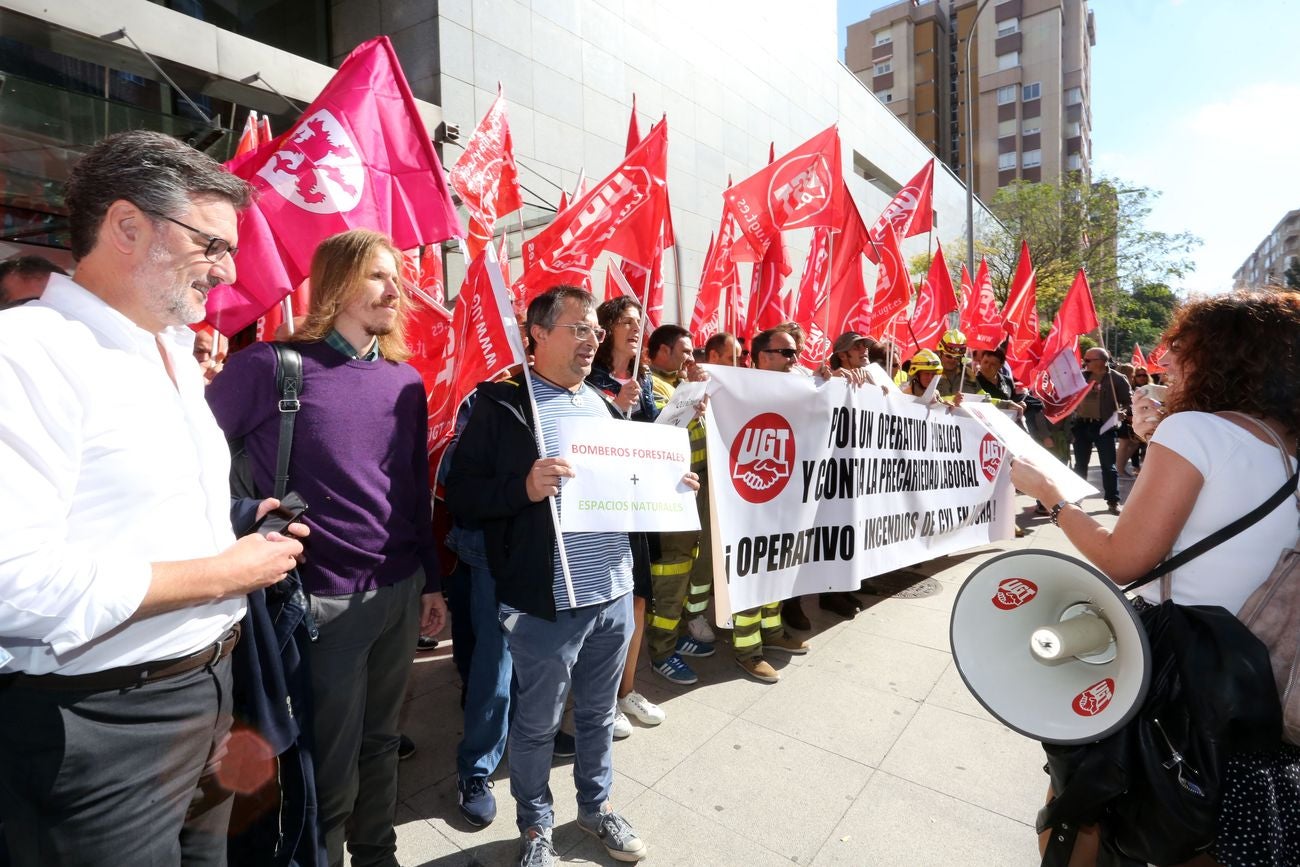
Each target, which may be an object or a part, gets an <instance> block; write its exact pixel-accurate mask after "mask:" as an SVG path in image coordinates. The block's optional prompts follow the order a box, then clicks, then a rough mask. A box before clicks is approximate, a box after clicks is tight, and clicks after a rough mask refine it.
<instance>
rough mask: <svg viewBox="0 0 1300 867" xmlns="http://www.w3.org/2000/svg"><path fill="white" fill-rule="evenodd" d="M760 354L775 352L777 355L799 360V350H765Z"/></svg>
mask: <svg viewBox="0 0 1300 867" xmlns="http://www.w3.org/2000/svg"><path fill="white" fill-rule="evenodd" d="M759 351H760V352H775V353H776V354H777V355H784V356H785V357H786V358H797V357H798V356H799V350H797V349H763V350H759Z"/></svg>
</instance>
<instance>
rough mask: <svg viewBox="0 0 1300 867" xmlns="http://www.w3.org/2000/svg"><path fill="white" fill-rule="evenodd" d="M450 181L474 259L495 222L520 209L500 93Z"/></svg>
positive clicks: (502, 99)
mask: <svg viewBox="0 0 1300 867" xmlns="http://www.w3.org/2000/svg"><path fill="white" fill-rule="evenodd" d="M450 181H451V188H452V189H453V190H455V191H456V193H457V195H459V196H460V200H461V201H462V202H464V204H465V209H466V210H468V211H469V237H468V238H467V239H466V244H467V246H468V247H469V256H470V259H474V258H476V257H477V256H478V254H479V253H480V252H481V251H482V250H483V245H484V244H486V243H487V242H488V239H489V238H491V237H492V234H493V228H494V226H495V225H496V221H497V219H498V218H500V217H504V216H505V215H506V214H512V213H514V212H515V211H517V210H519V209H520V208H521V207H523V199H522V198H521V197H520V195H519V175H518V171H517V169H516V168H515V148H514V142H513V140H512V139H511V137H510V122H509V120H508V119H507V117H506V101H505V97H504V96H503V95H501V94H500V93H498V94H497V98H496V99H494V100H493V101H492V105H491V106H490V107H489V108H488V110H487V114H485V115H483V120H481V121H479V125H478V128H477V129H475V130H474V134H473V135H472V136H470V137H469V142H468V143H467V144H466V145H465V152H464V153H462V154H461V155H460V159H458V160H456V165H454V166H452V169H451V174H450Z"/></svg>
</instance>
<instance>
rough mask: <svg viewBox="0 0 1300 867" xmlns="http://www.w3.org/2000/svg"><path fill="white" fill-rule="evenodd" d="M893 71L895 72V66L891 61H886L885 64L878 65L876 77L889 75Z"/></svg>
mask: <svg viewBox="0 0 1300 867" xmlns="http://www.w3.org/2000/svg"><path fill="white" fill-rule="evenodd" d="M893 71H894V64H893V63H892V62H891V61H888V60H886V61H885V62H884V63H877V64H876V70H875V72H876V75H888V74H889V73H891V72H893Z"/></svg>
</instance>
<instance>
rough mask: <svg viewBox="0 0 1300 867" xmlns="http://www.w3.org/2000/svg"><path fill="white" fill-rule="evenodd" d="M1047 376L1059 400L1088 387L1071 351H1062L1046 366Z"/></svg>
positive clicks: (1077, 361)
mask: <svg viewBox="0 0 1300 867" xmlns="http://www.w3.org/2000/svg"><path fill="white" fill-rule="evenodd" d="M1047 375H1048V377H1049V378H1050V379H1051V380H1052V388H1054V389H1056V394H1057V397H1058V399H1059V400H1064V399H1065V398H1067V397H1072V396H1074V395H1076V394H1078V393H1079V392H1081V391H1083V390H1084V389H1085V388H1087V387H1088V381H1087V380H1086V379H1084V378H1083V371H1081V370H1079V359H1078V358H1077V357H1076V356H1075V354H1074V350H1072V349H1065V350H1062V351H1061V352H1060V353H1058V354H1057V356H1056V357H1055V358H1053V359H1052V363H1051V364H1049V365H1048V366H1047Z"/></svg>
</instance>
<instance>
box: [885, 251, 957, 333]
mask: <svg viewBox="0 0 1300 867" xmlns="http://www.w3.org/2000/svg"><path fill="white" fill-rule="evenodd" d="M956 309H957V298H956V297H955V296H954V295H953V291H952V275H950V274H949V273H948V265H947V263H946V262H944V259H943V247H941V246H939V245H937V244H936V245H935V251H934V257H933V258H932V259H931V260H930V272H929V273H928V274H927V275H926V278H925V282H924V283H922V284H921V290H920V291H919V292H917V293H916V307H915V308H914V309H913V310H912V315H911V317H910V318H908V319H906V320H904V319H901V318H900V319H899V323H900V324H901V326H902V327H901V328H897V327H896V328H895V329H894V342H895V343H897V344H898V346H899V347H900V348H902V349H903V352H904V354H905V355H911V354H912V353H914V352H916V351H917V350H921V349H934V348H935V347H936V346H938V345H939V338H940V337H942V336H943V332H944V331H945V330H946V329H947V328H948V314H949V313H951V312H953V311H954V310H956ZM908 347H911V348H910V349H909V348H908Z"/></svg>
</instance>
